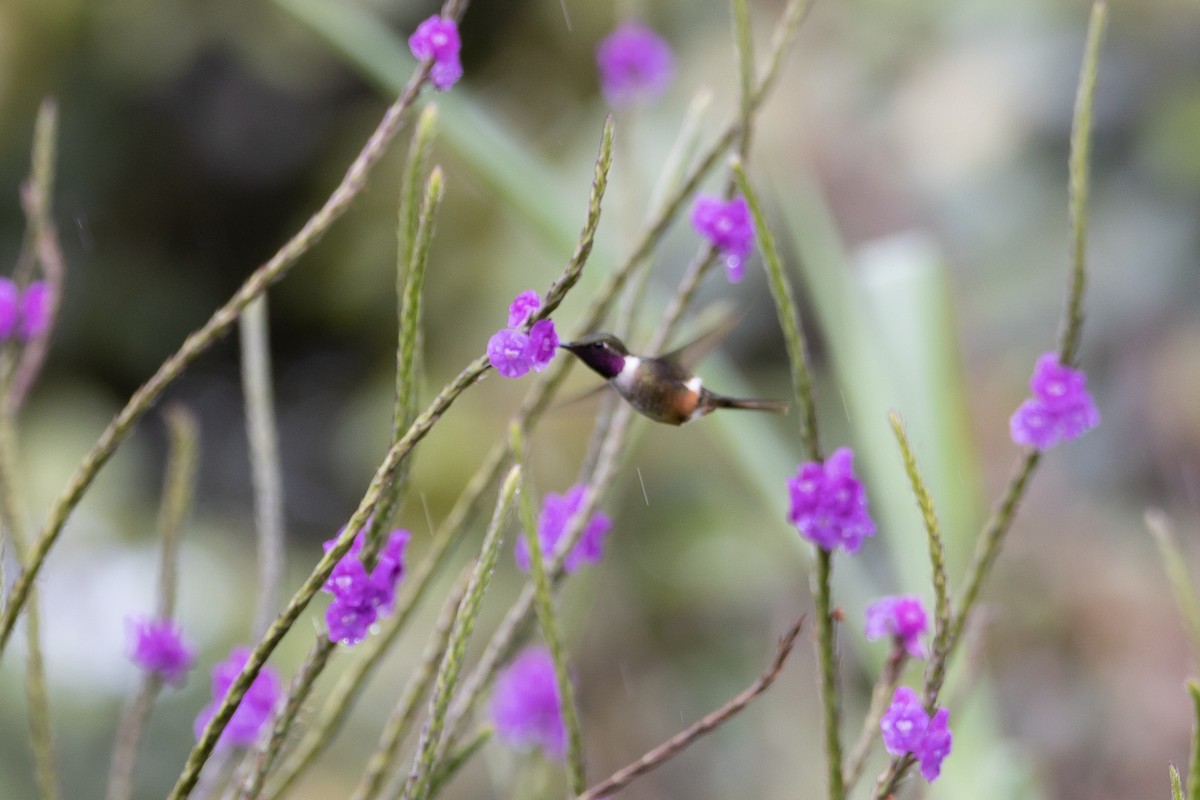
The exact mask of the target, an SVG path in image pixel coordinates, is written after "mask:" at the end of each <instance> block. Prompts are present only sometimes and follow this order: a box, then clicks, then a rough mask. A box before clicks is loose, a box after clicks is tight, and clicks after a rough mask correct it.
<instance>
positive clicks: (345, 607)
mask: <svg viewBox="0 0 1200 800" xmlns="http://www.w3.org/2000/svg"><path fill="white" fill-rule="evenodd" d="M410 538H411V534H409V532H408V531H406V530H394V531H392V532H391V534H389V535H388V538H387V540H386V541H385V542H384V544H383V547H381V548H380V549H379V556H378V560H377V561H376V562H375V567H374V568H373V569H372V570H371V572H370V574H368V573H367V568H366V566H365V565H364V564H363V563H362V560H361V558H360V557H359V554H360V553H361V552H362V549H363V542H364V540H365V533H364V532H362V531H360V532H359V534H358V535H357V536H355V537H354V543H353V544H352V545H350V550H349V551H348V552H347V553H346V555H345V556H343V557H342V560H341V561H339V562H338V563H337V565H336V566H335V567H334V568H333V572H332V573H330V575H329V580H327V581H325V585H324V586H323V587H321V588H322V590H323V591H326V592H328V593H329V594H332V595H333V602H332V603H330V604H329V608H327V609H326V610H325V623H326V625H327V627H328V629H329V638H330V639H331V640H333V641H335V642H339V643H340V644H344V645H355V644H358V643H359V642H361V641H362V640H363V639H365V638H366V636H367V634H368V633H369V632H370V629H371V626H372V625H374V624H375V620H376V619H378V618H379V615H380V613H383V614H390V613H391V611H392V608H393V606H394V605H395V602H396V584H397V583H398V582H399V581H400V579H401V578H403V577H404V550H405V548H406V547H407V546H408V541H409V539H410ZM333 544H334V542H333V540H330V541H328V542H325V544H324V548H325V551H326V552H329V550H330V549H331V548H332V547H333Z"/></svg>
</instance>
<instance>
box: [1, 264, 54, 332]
mask: <svg viewBox="0 0 1200 800" xmlns="http://www.w3.org/2000/svg"><path fill="white" fill-rule="evenodd" d="M49 323H50V287H48V286H47V285H46V283H45V282H44V281H34V282H33V283H31V284H29V285H28V286H26V287H25V291H23V292H22V291H21V290H20V289H18V288H17V285H16V284H15V283H13V282H12V281H11V280H9V279H8V278H0V342H2V341H6V340H8V339H11V338H13V337H14V336H16V337H17V338H19V339H21V340H22V341H25V342H28V341H30V340H31V339H33V338H34V337H35V336H37V335H39V334H40V333H42V332H43V331H44V330H46V326H47V325H48V324H49Z"/></svg>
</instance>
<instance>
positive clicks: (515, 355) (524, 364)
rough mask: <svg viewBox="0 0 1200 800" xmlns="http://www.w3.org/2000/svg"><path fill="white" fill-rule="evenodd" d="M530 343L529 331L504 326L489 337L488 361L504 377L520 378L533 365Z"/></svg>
mask: <svg viewBox="0 0 1200 800" xmlns="http://www.w3.org/2000/svg"><path fill="white" fill-rule="evenodd" d="M529 344H530V342H529V334H528V333H522V332H521V331H514V330H512V329H510V328H502V329H501V330H498V331H496V332H495V333H494V334H492V338H490V339H488V345H487V355H488V361H490V362H491V364H492V366H493V367H495V368H496V372H499V373H500V374H501V375H503V376H504V377H506V378H519V377H521V376H522V375H524V374H526V373H527V372H529V370H530V369H531V368H532V367H533V361H532V360H531V359H530V357H529Z"/></svg>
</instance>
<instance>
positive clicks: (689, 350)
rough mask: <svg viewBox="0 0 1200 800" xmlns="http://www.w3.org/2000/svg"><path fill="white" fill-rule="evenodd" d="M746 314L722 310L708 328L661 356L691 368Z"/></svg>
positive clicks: (730, 331)
mask: <svg viewBox="0 0 1200 800" xmlns="http://www.w3.org/2000/svg"><path fill="white" fill-rule="evenodd" d="M745 316H746V312H744V311H743V312H741V313H740V314H734V313H732V312H730V311H729V310H725V311H724V312H722V314H721V317H720V318H719V319H718V320H717V321H716V322H715V323H713V325H712V326H711V327H710V328H709V329H708V330H706V331H704V332H703V333H701V334H700V335H699V336H697V337H696V338H695V339H692V340H691V341H690V342H687V343H686V344H684V345H682V346H681V347H677V348H676V349H674V350H672V351H671V352H669V353H666V354H665V355H662V356H659V358H661V359H662V360H664V361H669V362H672V363H674V364H677V365H679V366H681V367H684V368H685V369H689V370H690V369H691V368H692V367H694V366H695V365H696V364H698V363H700V360H701V359H703V358H704V357H705V356H706V355H708V354H709V353H711V352H712V351H713V350H714V349H715V348H716V346H717V345H719V344H720V343H721V342H722V341H724V339H725V337H726V336H728V335H729V334H730V333H732V332H733V329H734V328H736V327H737V326H738V323H739V322H741V321H742V318H743V317H745Z"/></svg>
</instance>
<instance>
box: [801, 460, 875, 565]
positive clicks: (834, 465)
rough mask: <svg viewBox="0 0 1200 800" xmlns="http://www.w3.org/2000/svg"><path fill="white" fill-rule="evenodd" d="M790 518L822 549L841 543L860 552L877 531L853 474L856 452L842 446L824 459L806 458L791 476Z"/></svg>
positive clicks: (807, 537)
mask: <svg viewBox="0 0 1200 800" xmlns="http://www.w3.org/2000/svg"><path fill="white" fill-rule="evenodd" d="M787 487H788V493H789V494H790V495H791V509H790V510H789V511H788V521H789V522H791V523H792V524H793V525H795V526H796V528H797V529H798V530H799V531H800V535H801V536H803V537H804V538H805V539H808V540H809V541H810V542H812V543H813V544H815V545H816V546H817V547H820V548H821V549H823V550H833V549H834V548H835V547H841V548H842V549H844V550H845V551H846V552H847V553H855V552H858V548H859V547H860V546H861V545H862V541H863V539H865V538H867V537H868V536H872V535H874V533H875V522H874V521H873V520H872V519H871V514H870V511H869V510H868V509H867V493H866V492H865V491H864V490H863V486H862V484H861V483H859V481H858V478H856V477H855V475H854V453H853V452H852V451H851V450H850V448H848V447H840V448H838V449H837V450H835V451H834V452H833V454H832V455H831V456H829V458H827V459H825V461H824V462H823V463H822V462H820V461H807V462H805V463H803V464H801V465H800V467H799V469H798V470H797V471H796V474H795V476H794V477H791V478H788V481H787Z"/></svg>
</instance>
